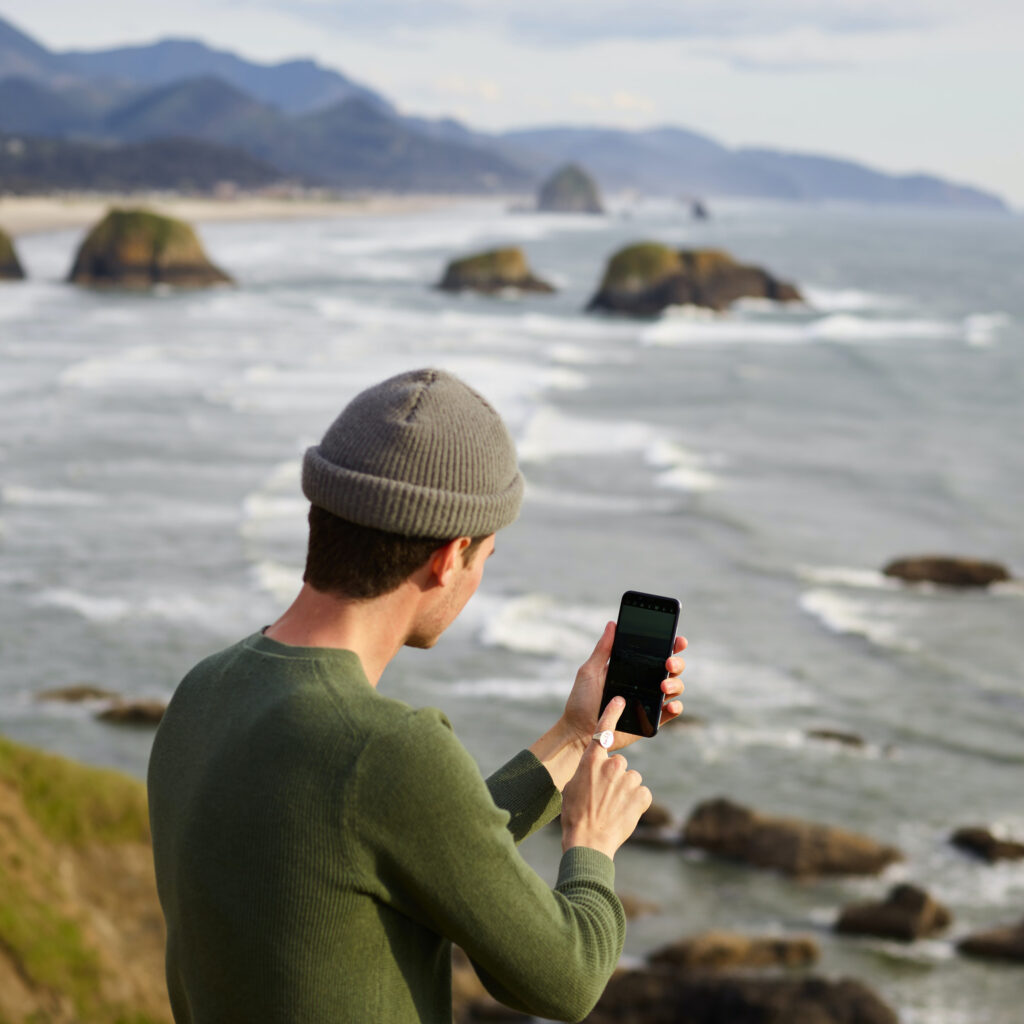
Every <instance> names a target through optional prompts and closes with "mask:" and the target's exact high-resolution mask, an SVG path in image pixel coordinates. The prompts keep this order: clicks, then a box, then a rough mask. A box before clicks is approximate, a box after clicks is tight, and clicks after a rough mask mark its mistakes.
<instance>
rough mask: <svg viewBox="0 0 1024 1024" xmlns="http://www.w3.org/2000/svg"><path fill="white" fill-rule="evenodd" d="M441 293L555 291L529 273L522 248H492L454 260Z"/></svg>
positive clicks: (442, 283) (445, 275)
mask: <svg viewBox="0 0 1024 1024" xmlns="http://www.w3.org/2000/svg"><path fill="white" fill-rule="evenodd" d="M437 287H438V288H440V289H441V290H442V291H446V292H461V291H475V292H484V293H485V294H493V293H495V292H501V291H505V290H506V289H515V290H516V291H521V292H540V293H543V294H548V293H551V292H553V291H554V290H555V289H554V288H553V287H552V286H551V285H550V284H548V283H547V281H543V280H541V279H540V278H539V277H537V276H535V275H534V273H533V271H532V270H530V266H529V264H528V263H527V262H526V257H525V256H524V255H523V250H522V249H517V248H508V249H491V250H489V251H488V252H481V253H477V254H476V255H474V256H467V257H465V258H464V259H459V260H453V261H452V262H451V263H449V264H448V266H447V268H446V269H445V272H444V276H443V277H442V278H441V280H440V282H439V283H438V285H437Z"/></svg>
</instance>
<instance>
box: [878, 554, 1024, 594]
mask: <svg viewBox="0 0 1024 1024" xmlns="http://www.w3.org/2000/svg"><path fill="white" fill-rule="evenodd" d="M882 572H883V573H884V574H885V575H886V576H892V577H894V578H895V579H899V580H903V581H904V582H906V583H938V584H939V585H941V586H944V587H987V586H990V585H991V584H993V583H1005V582H1007V581H1008V580H1010V579H1012V577H1011V576H1010V571H1009V569H1007V568H1006V566H1004V565H1000V564H999V563H998V562H983V561H981V560H979V559H976V558H955V557H949V556H946V555H916V556H913V557H910V558H897V559H895V560H894V561H892V562H890V563H889V564H888V565H887V566H886V567H885V568H884V569H883V570H882Z"/></svg>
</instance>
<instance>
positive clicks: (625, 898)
mask: <svg viewBox="0 0 1024 1024" xmlns="http://www.w3.org/2000/svg"><path fill="white" fill-rule="evenodd" d="M619 902H620V903H621V904H622V910H623V912H624V913H625V915H626V920H627V921H633V920H635V919H636V918H638V917H646V916H647V915H648V914H660V913H661V907H659V906H658V904H657V903H651V902H650V901H649V900H645V899H641V898H640V897H639V896H634V895H633V894H632V893H619Z"/></svg>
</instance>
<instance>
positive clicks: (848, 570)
mask: <svg viewBox="0 0 1024 1024" xmlns="http://www.w3.org/2000/svg"><path fill="white" fill-rule="evenodd" d="M796 575H797V577H798V578H799V579H802V580H804V581H806V582H807V583H814V584H817V585H819V586H842V587H851V588H854V589H857V590H899V589H900V587H901V586H902V584H901V583H900V581H899V580H896V579H893V578H892V577H891V576H886V575H885V574H884V573H882V572H879V571H878V570H877V569H862V568H857V567H851V566H814V565H798V566H797V568H796Z"/></svg>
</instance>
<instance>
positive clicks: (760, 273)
mask: <svg viewBox="0 0 1024 1024" xmlns="http://www.w3.org/2000/svg"><path fill="white" fill-rule="evenodd" d="M743 298H754V299H772V300H774V301H776V302H801V301H803V300H802V297H801V295H800V293H799V292H798V291H797V289H796V288H795V287H794V286H793V285H791V284H787V283H786V282H785V281H780V280H778V278H775V277H773V276H772V275H771V274H769V273H768V271H766V270H763V269H761V267H754V266H748V265H747V264H744V263H737V262H736V261H735V260H734V259H733V258H732V257H731V256H730V255H729V254H728V253H726V252H722V251H721V250H719V249H678V250H677V249H672V248H670V247H669V246H667V245H662V244H661V243H659V242H640V243H638V244H636V245H629V246H626V248H624V249H620V250H619V251H618V252H617V253H615V255H614V256H612V258H611V259H610V260H609V261H608V266H607V267H606V268H605V272H604V278H603V280H602V281H601V286H600V287H599V288H598V290H597V292H596V293H595V295H594V297H593V298H592V299H591V300H590V302H589V303H588V304H587V309H588V310H595V309H597V310H603V311H604V312H608V313H625V314H628V315H630V316H656V315H657V314H658V313H660V312H661V311H662V310H664V309H666V308H667V307H669V306H704V307H706V308H708V309H714V310H719V311H721V310H724V309H726V308H728V307H729V305H731V304H732V303H733V302H735V301H736V300H737V299H743Z"/></svg>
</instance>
